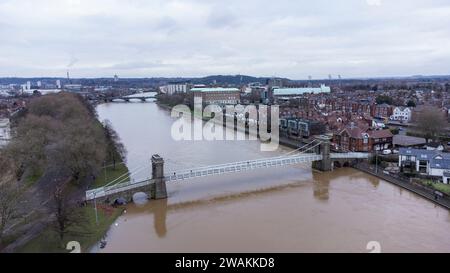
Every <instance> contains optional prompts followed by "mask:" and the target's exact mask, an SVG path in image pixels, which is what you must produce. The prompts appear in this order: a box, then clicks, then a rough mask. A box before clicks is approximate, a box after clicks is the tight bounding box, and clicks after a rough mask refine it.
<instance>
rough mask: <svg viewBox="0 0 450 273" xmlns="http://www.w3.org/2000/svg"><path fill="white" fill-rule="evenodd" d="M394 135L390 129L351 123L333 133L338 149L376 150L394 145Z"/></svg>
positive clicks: (355, 150) (353, 150)
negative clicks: (378, 128)
mask: <svg viewBox="0 0 450 273" xmlns="http://www.w3.org/2000/svg"><path fill="white" fill-rule="evenodd" d="M393 137H394V136H393V135H392V133H391V132H390V131H389V130H371V129H369V127H368V126H355V125H350V126H347V127H345V128H344V129H341V130H339V131H337V132H335V133H334V134H333V143H334V146H335V148H336V149H337V150H338V151H352V152H374V151H381V150H384V149H387V148H390V147H392V140H393Z"/></svg>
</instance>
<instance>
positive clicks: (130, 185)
mask: <svg viewBox="0 0 450 273" xmlns="http://www.w3.org/2000/svg"><path fill="white" fill-rule="evenodd" d="M368 157H369V154H368V153H355V152H349V153H331V152H330V138H329V137H326V136H320V137H317V138H316V139H315V140H314V141H312V142H310V143H308V144H306V145H304V146H302V147H300V148H298V149H296V150H294V151H291V152H289V153H287V154H285V155H282V156H277V157H270V158H262V159H255V160H245V161H239V162H232V163H226V164H219V165H210V166H204V167H198V168H191V169H184V170H177V171H171V172H164V159H163V158H162V157H160V156H159V155H153V156H152V159H151V161H152V177H151V178H149V179H145V180H142V181H137V182H134V181H126V182H122V181H121V180H120V179H117V180H113V181H111V182H110V183H108V184H106V185H105V186H103V187H100V188H97V189H93V190H89V191H87V192H86V201H92V200H96V199H99V200H116V199H117V198H120V197H123V198H126V199H128V200H131V199H132V196H133V194H134V193H136V192H145V193H148V194H149V196H150V197H151V198H152V199H162V198H167V190H166V183H168V182H169V183H170V182H174V181H185V180H189V179H193V178H198V177H205V176H213V175H223V174H230V173H238V172H244V171H249V170H254V169H262V168H275V167H282V166H288V165H296V164H302V163H309V162H312V167H313V168H314V169H317V170H320V171H332V170H333V163H334V162H336V161H338V162H342V161H347V162H348V161H351V160H359V159H367V158H368Z"/></svg>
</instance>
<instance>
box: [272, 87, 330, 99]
mask: <svg viewBox="0 0 450 273" xmlns="http://www.w3.org/2000/svg"><path fill="white" fill-rule="evenodd" d="M330 92H331V88H330V87H329V86H325V85H323V84H322V85H321V86H320V87H302V88H275V89H274V90H273V95H274V96H290V95H302V94H309V93H314V94H317V93H330Z"/></svg>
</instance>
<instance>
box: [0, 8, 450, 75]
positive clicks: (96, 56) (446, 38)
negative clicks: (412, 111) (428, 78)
mask: <svg viewBox="0 0 450 273" xmlns="http://www.w3.org/2000/svg"><path fill="white" fill-rule="evenodd" d="M36 2H37V1H35V0H15V1H0V34H2V35H0V37H2V38H1V39H2V40H1V42H0V52H2V53H5V54H2V56H1V58H0V76H10V75H15V76H35V75H48V76H61V75H62V76H63V75H64V73H65V70H66V69H67V68H68V67H70V68H71V73H72V71H73V73H74V75H75V74H76V75H77V76H80V77H82V76H87V77H96V76H106V75H108V76H110V75H111V74H112V73H115V72H116V71H118V72H120V76H124V77H126V76H130V77H139V76H202V75H204V74H212V73H214V74H236V73H242V74H253V75H257V76H268V75H269V76H270V75H279V76H284V77H291V78H307V76H308V75H312V76H313V77H314V78H320V77H327V75H328V74H330V73H331V74H342V75H345V76H346V77H349V76H383V75H386V76H393V75H409V74H425V73H433V74H443V73H448V71H450V62H448V60H449V59H450V49H449V48H448V47H447V46H446V45H448V44H450V30H449V28H448V27H447V25H448V23H449V22H450V19H449V18H450V4H449V2H448V0H430V1H422V0H389V1H388V0H381V1H380V5H370V4H371V3H372V4H373V3H375V2H373V1H372V2H370V3H368V2H367V0H346V1H345V2H344V1H327V0H315V1H307V0H298V1H288V0H277V1H271V0H246V1H242V0H229V1H206V0H183V1H180V0H171V1H168V0H146V1H144V0H127V1H122V0H115V1H113V0H110V1H108V2H107V3H108V4H107V5H105V3H106V2H105V1H104V0H90V1H80V4H79V5H77V6H74V7H68V6H66V4H65V3H66V2H65V1H51V0H41V1H39V3H36ZM376 3H378V2H376ZM24 11H28V12H24ZM68 53H70V59H69V60H68V56H67V55H68ZM42 60H45V61H44V62H43V61H42ZM79 60H83V63H82V65H81V64H80V61H79ZM158 60H164V61H158ZM440 60H442V61H440ZM412 62H414V63H412ZM36 64H39V65H36Z"/></svg>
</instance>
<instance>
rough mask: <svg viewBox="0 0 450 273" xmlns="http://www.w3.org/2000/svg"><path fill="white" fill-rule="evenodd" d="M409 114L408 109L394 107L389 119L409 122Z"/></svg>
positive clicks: (409, 110)
mask: <svg viewBox="0 0 450 273" xmlns="http://www.w3.org/2000/svg"><path fill="white" fill-rule="evenodd" d="M411 113H412V112H411V109H409V108H408V107H395V108H394V112H393V114H392V116H391V117H390V119H391V120H397V121H405V122H409V121H411Z"/></svg>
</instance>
